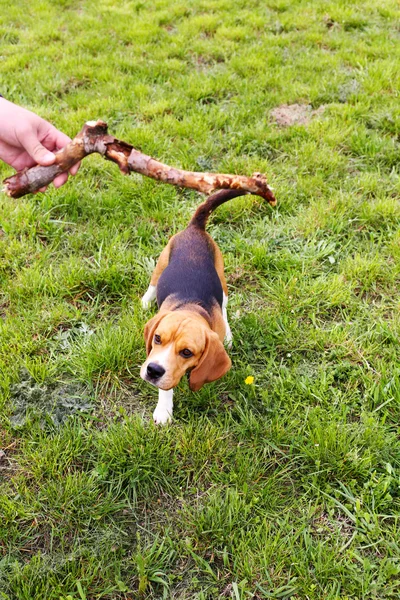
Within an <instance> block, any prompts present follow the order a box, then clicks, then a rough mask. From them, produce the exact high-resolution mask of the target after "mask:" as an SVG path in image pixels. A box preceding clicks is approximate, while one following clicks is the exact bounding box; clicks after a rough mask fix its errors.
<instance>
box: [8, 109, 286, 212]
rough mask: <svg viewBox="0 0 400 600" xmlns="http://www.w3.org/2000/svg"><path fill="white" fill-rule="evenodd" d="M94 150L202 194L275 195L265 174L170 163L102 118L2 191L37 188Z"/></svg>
mask: <svg viewBox="0 0 400 600" xmlns="http://www.w3.org/2000/svg"><path fill="white" fill-rule="evenodd" d="M94 152H97V153H98V154H101V155H102V156H103V157H104V158H106V159H107V160H111V161H113V162H115V163H117V165H118V166H119V168H120V170H121V171H122V173H124V174H129V173H130V172H131V171H134V172H135V173H141V174H142V175H146V176H147V177H152V178H153V179H158V180H160V181H164V182H165V183H171V184H173V185H178V186H181V187H186V188H192V189H195V190H198V191H199V192H204V193H205V194H210V193H211V192H213V191H214V190H220V189H239V190H244V191H246V192H249V193H250V194H255V195H257V196H261V197H262V198H264V199H265V200H267V201H268V202H269V203H270V204H271V205H272V206H274V205H275V204H276V198H275V196H274V194H273V193H272V190H271V188H270V187H269V186H268V184H267V180H266V177H265V175H262V174H261V173H254V174H253V176H252V177H244V176H241V175H225V174H221V173H196V172H193V171H182V170H180V169H175V168H173V167H169V166H168V165H165V164H163V163H161V162H159V161H157V160H155V159H154V158H151V157H150V156H147V155H146V154H142V153H141V152H139V151H138V150H136V149H135V148H134V147H133V146H131V145H130V144H127V143H126V142H123V141H121V140H118V139H117V138H115V137H113V136H112V135H109V134H108V132H107V124H106V123H104V122H103V121H88V122H87V123H85V125H84V126H83V128H82V130H81V131H80V133H78V135H77V136H76V137H75V138H74V139H73V140H71V142H70V143H69V144H67V146H65V148H63V149H62V150H60V151H59V152H57V153H56V162H55V163H54V164H53V165H50V166H48V167H42V166H40V165H37V166H36V167H32V168H30V169H24V170H23V171H19V172H18V173H16V174H15V175H12V176H11V177H7V179H5V180H4V182H3V183H4V191H5V193H6V194H7V195H8V196H10V197H11V198H20V197H21V196H25V195H26V194H29V193H33V192H37V191H38V190H39V189H40V188H41V187H43V186H46V185H48V184H49V183H51V182H52V181H53V180H54V179H55V177H56V176H57V175H59V174H60V173H63V172H64V171H68V170H69V169H70V168H71V167H72V166H73V165H74V164H76V163H77V162H79V161H80V160H82V159H83V158H85V156H87V155H88V154H93V153H94Z"/></svg>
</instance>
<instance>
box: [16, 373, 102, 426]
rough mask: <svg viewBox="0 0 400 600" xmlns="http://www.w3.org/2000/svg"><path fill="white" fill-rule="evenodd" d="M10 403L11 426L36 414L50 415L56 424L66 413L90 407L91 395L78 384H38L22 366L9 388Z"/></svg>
mask: <svg viewBox="0 0 400 600" xmlns="http://www.w3.org/2000/svg"><path fill="white" fill-rule="evenodd" d="M10 402H11V405H12V407H13V411H12V414H11V417H10V421H11V424H12V425H13V427H21V426H23V425H25V423H26V421H27V419H28V418H29V417H30V416H31V415H40V417H41V419H42V420H43V421H45V420H46V418H50V419H51V420H52V421H53V423H54V424H55V425H60V424H61V423H63V422H64V421H65V420H66V419H67V418H68V417H69V416H70V415H73V414H76V413H82V412H85V413H88V412H91V411H92V410H93V406H92V401H91V398H90V396H89V394H88V392H87V390H86V388H84V387H83V386H82V385H81V384H79V383H73V382H68V383H63V384H60V383H52V384H47V385H46V384H42V385H39V384H38V383H36V382H35V381H34V379H33V378H32V377H31V376H30V374H29V373H28V371H26V370H25V369H24V370H22V372H21V375H20V381H19V382H18V383H15V384H14V385H12V386H11V388H10Z"/></svg>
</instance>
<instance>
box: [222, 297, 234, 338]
mask: <svg viewBox="0 0 400 600" xmlns="http://www.w3.org/2000/svg"><path fill="white" fill-rule="evenodd" d="M227 306H228V296H227V295H226V294H225V293H224V295H223V300H222V317H223V319H224V322H225V343H226V345H227V346H228V348H232V339H233V337H232V331H231V328H230V326H229V323H228V313H227V312H226V307H227Z"/></svg>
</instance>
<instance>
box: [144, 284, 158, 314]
mask: <svg viewBox="0 0 400 600" xmlns="http://www.w3.org/2000/svg"><path fill="white" fill-rule="evenodd" d="M155 299H156V286H155V285H149V287H148V290H147V292H146V293H145V295H144V296H142V307H143V308H144V309H145V310H146V309H148V308H150V306H151V303H152V302H154V300H155Z"/></svg>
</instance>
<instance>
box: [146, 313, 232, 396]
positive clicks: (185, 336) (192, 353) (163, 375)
mask: <svg viewBox="0 0 400 600" xmlns="http://www.w3.org/2000/svg"><path fill="white" fill-rule="evenodd" d="M144 338H145V340H146V351H147V359H146V361H145V362H144V364H143V365H142V368H141V369H140V376H141V377H142V379H144V380H145V381H148V382H149V383H151V384H152V385H155V386H156V387H158V388H161V389H162V390H169V389H171V388H173V387H175V386H176V385H177V384H178V383H179V381H180V380H181V378H182V376H183V375H184V374H185V373H186V372H187V371H189V370H190V369H191V372H190V380H189V386H190V389H191V390H192V391H194V392H196V391H197V390H199V389H200V388H201V387H202V386H203V385H204V384H205V383H209V382H211V381H215V380H216V379H219V378H220V377H222V376H223V375H225V373H226V372H227V371H229V369H230V367H231V360H230V358H229V356H228V355H227V353H226V351H225V348H224V346H223V344H222V343H221V341H220V339H219V337H218V335H217V334H216V333H215V332H214V331H212V330H211V329H210V328H209V327H208V326H207V324H206V323H205V322H204V321H203V320H202V319H201V318H198V317H197V315H195V314H191V313H190V312H189V311H175V312H164V313H159V314H158V315H156V316H155V317H153V318H152V319H150V321H148V322H147V323H146V326H145V329H144Z"/></svg>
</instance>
